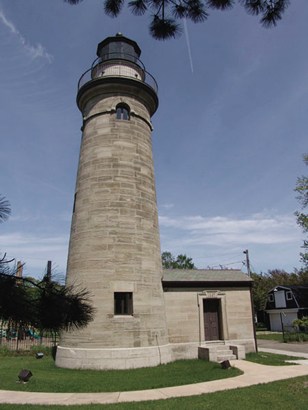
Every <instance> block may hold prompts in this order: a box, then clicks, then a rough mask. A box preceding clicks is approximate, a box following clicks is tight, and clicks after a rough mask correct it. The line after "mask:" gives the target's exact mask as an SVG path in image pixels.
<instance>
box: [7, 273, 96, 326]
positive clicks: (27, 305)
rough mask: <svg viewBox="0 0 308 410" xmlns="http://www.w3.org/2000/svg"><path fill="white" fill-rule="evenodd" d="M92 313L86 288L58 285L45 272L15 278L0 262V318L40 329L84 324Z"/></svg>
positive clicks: (17, 324)
mask: <svg viewBox="0 0 308 410" xmlns="http://www.w3.org/2000/svg"><path fill="white" fill-rule="evenodd" d="M93 316H94V309H93V307H92V305H91V304H90V302H89V294H88V292H87V291H86V290H84V289H80V290H76V289H74V288H72V287H70V286H64V285H60V284H59V283H57V282H55V281H53V280H51V279H50V277H48V276H47V275H45V276H44V278H43V280H41V281H36V280H33V279H29V278H19V277H16V276H15V272H14V271H13V270H12V271H11V272H8V271H7V268H6V269H5V271H4V269H1V265H0V318H1V319H2V320H3V321H6V322H12V323H15V324H16V326H17V327H18V326H21V325H22V326H31V327H32V326H33V327H35V328H37V329H39V330H40V331H41V332H42V331H44V330H45V331H46V330H47V331H50V332H53V333H57V332H59V331H60V330H69V329H71V328H82V327H85V326H86V325H87V324H88V323H89V322H90V321H91V320H92V319H93Z"/></svg>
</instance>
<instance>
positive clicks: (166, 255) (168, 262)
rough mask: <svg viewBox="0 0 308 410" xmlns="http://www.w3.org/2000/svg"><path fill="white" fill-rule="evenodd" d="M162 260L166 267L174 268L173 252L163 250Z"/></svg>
mask: <svg viewBox="0 0 308 410" xmlns="http://www.w3.org/2000/svg"><path fill="white" fill-rule="evenodd" d="M161 260H162V264H163V268H164V269H172V268H173V264H174V256H173V255H172V253H171V252H163V253H162V254H161Z"/></svg>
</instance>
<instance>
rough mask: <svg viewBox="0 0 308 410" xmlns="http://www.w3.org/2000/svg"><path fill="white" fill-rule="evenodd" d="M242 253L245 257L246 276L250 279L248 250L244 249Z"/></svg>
mask: <svg viewBox="0 0 308 410" xmlns="http://www.w3.org/2000/svg"><path fill="white" fill-rule="evenodd" d="M243 253H245V255H246V266H247V274H248V276H249V277H250V275H251V272H250V261H249V253H248V249H246V250H245V251H243Z"/></svg>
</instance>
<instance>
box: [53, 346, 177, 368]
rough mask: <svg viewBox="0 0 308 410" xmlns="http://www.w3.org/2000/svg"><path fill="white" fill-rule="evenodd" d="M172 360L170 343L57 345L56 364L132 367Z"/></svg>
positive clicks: (88, 366) (82, 366)
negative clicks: (121, 346) (120, 346)
mask: <svg viewBox="0 0 308 410" xmlns="http://www.w3.org/2000/svg"><path fill="white" fill-rule="evenodd" d="M171 361H172V355H171V348H170V345H164V346H154V347H142V348H127V349H126V348H124V349H117V348H114V349H112V348H111V349H80V348H69V347H62V346H58V349H57V356H56V366H58V367H64V368H68V369H94V370H107V369H109V370H110V369H134V368H139V367H154V366H158V365H160V364H164V363H168V362H171Z"/></svg>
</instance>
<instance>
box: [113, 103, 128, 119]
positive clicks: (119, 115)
mask: <svg viewBox="0 0 308 410" xmlns="http://www.w3.org/2000/svg"><path fill="white" fill-rule="evenodd" d="M116 119H117V120H126V121H128V120H129V107H128V106H127V105H124V104H119V105H117V108H116Z"/></svg>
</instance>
